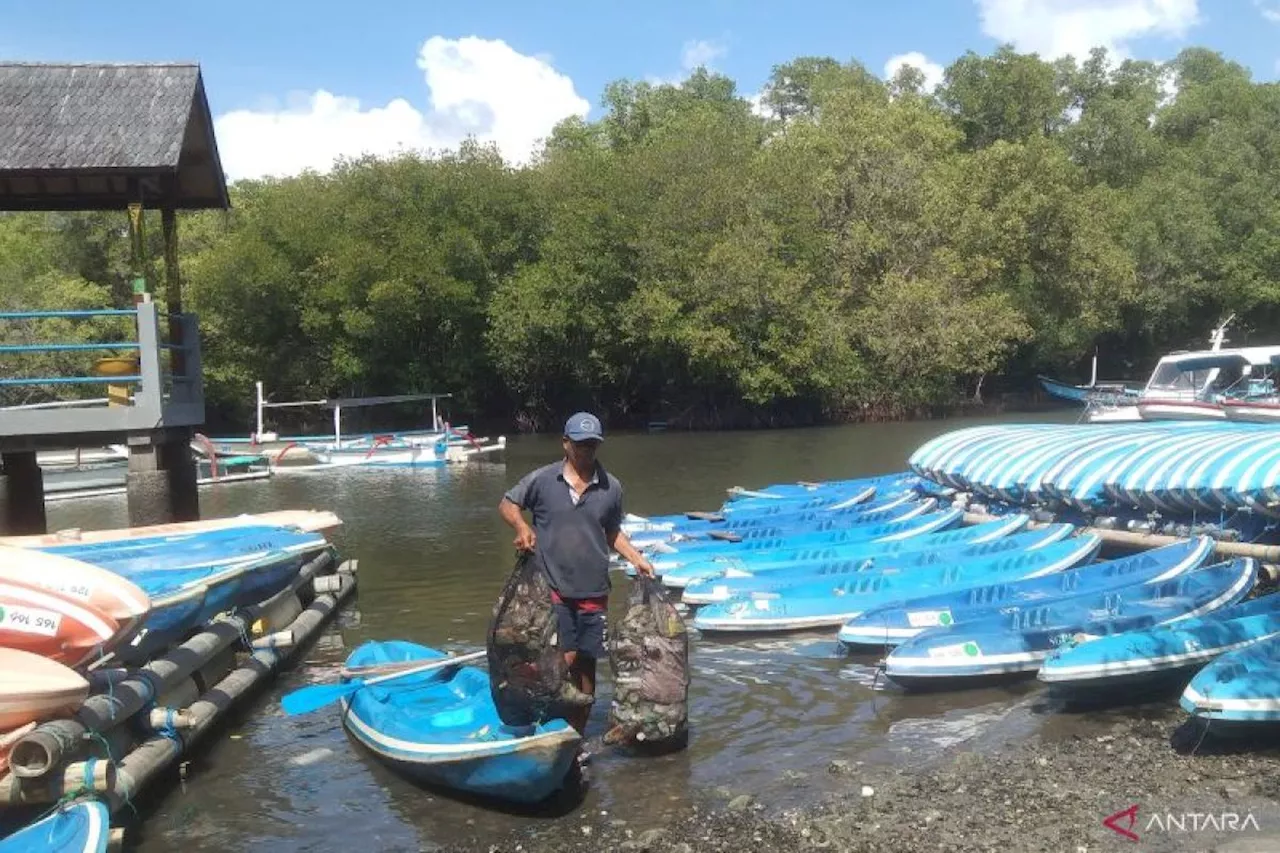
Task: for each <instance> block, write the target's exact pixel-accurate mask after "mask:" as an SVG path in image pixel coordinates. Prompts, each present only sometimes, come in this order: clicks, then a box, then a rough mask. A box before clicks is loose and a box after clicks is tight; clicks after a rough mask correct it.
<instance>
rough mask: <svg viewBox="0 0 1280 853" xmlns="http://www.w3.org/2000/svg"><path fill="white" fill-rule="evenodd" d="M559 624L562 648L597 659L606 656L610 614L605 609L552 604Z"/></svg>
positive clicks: (559, 603) (560, 603) (558, 603)
mask: <svg viewBox="0 0 1280 853" xmlns="http://www.w3.org/2000/svg"><path fill="white" fill-rule="evenodd" d="M552 606H553V607H554V608H555V610H556V623H557V625H558V626H559V627H558V629H557V630H558V631H559V634H560V648H561V649H563V650H564V651H566V652H579V653H581V654H584V655H589V656H591V657H593V658H595V659H596V660H599V659H600V658H603V657H605V656H606V652H605V647H604V635H605V629H606V627H607V625H608V614H607V613H606V612H604V611H592V610H580V609H577V608H575V607H573V606H572V605H569V604H565V603H563V602H556V603H555V604H553V605H552Z"/></svg>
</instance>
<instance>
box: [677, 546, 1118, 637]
mask: <svg viewBox="0 0 1280 853" xmlns="http://www.w3.org/2000/svg"><path fill="white" fill-rule="evenodd" d="M1101 546H1102V540H1101V539H1099V538H1098V537H1097V536H1095V535H1093V534H1087V535H1084V536H1078V537H1075V538H1073V539H1068V540H1067V541H1065V542H1056V543H1054V544H1052V545H1045V546H1044V547H1042V548H1037V549H1036V550H1034V551H1023V552H1021V553H1015V554H1006V555H1004V556H1001V557H994V558H990V559H987V560H980V561H976V562H975V563H970V564H968V565H965V564H953V565H946V564H944V565H941V566H930V567H927V568H919V569H905V570H895V569H892V568H889V569H881V570H879V571H869V572H864V573H861V574H859V575H857V576H856V577H850V578H845V579H841V580H838V581H829V582H825V583H820V584H809V585H804V586H797V587H792V588H790V589H785V590H782V591H780V592H767V593H753V594H752V595H750V596H744V597H742V598H734V599H730V600H729V601H722V602H719V603H716V604H710V605H708V606H706V607H704V608H702V609H701V610H699V611H698V613H697V615H696V616H694V619H693V626H694V627H695V628H697V629H698V630H699V631H703V632H712V631H741V632H760V631H795V630H800V629H804V628H820V627H826V626H836V625H842V624H844V623H845V622H847V621H848V620H850V619H852V618H853V617H854V616H857V615H858V614H859V613H862V612H863V611H865V610H869V609H871V608H872V607H880V606H883V605H885V604H888V603H889V602H891V601H899V600H901V599H903V598H909V597H910V595H911V594H914V593H920V592H922V591H932V590H937V589H953V590H960V589H964V588H966V587H971V586H977V585H980V584H985V583H991V582H993V581H1000V580H1014V579H1017V578H1028V577H1037V576H1039V575H1046V574H1053V573H1055V572H1060V571H1063V570H1064V569H1069V568H1071V567H1072V566H1075V565H1077V564H1078V563H1081V562H1084V561H1087V560H1091V559H1093V557H1094V556H1095V555H1096V554H1097V553H1098V549H1099V548H1100V547H1101Z"/></svg>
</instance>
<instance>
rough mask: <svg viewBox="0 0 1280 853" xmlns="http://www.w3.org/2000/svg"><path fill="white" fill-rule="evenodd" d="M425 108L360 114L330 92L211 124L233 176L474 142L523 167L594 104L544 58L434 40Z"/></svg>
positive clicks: (399, 105) (486, 43) (425, 60)
mask: <svg viewBox="0 0 1280 853" xmlns="http://www.w3.org/2000/svg"><path fill="white" fill-rule="evenodd" d="M417 62H418V67H419V68H420V69H421V70H422V72H423V78H424V80H425V82H426V85H427V89H428V91H429V96H428V98H427V109H426V110H425V111H422V110H420V109H419V108H418V107H416V106H415V105H414V104H413V103H411V102H410V100H409V99H406V98H395V99H393V100H391V101H389V102H388V103H387V104H386V105H385V106H370V107H367V108H366V107H363V106H362V105H361V103H360V102H359V101H358V100H357V99H355V98H350V97H343V96H341V95H335V94H333V93H331V92H328V91H325V90H323V89H321V90H317V91H315V92H312V93H309V94H303V95H300V96H294V98H293V101H294V103H293V104H292V105H290V106H286V107H285V108H284V109H271V108H260V109H245V110H235V111H233V112H229V113H225V114H223V115H221V116H219V117H218V118H217V119H215V121H214V125H215V128H216V131H217V134H218V149H219V153H220V154H221V157H222V165H223V168H224V169H225V170H226V172H227V176H228V177H229V178H231V179H233V180H234V179H236V178H249V177H261V176H265V175H292V174H297V173H298V172H300V171H302V170H303V169H315V170H317V171H321V172H323V171H327V170H328V169H329V168H330V167H332V165H333V162H334V160H335V159H336V158H337V157H340V156H351V157H356V156H360V155H362V154H375V155H381V156H386V155H391V154H395V153H396V152H400V151H406V150H423V149H431V150H437V151H438V150H441V149H447V148H455V147H457V146H458V145H459V144H460V143H461V142H463V141H464V140H466V139H467V138H468V137H475V138H476V139H478V140H480V141H481V142H493V143H494V144H496V145H497V146H498V149H499V150H500V151H501V152H502V155H503V157H504V158H506V159H507V160H508V161H510V162H513V163H523V162H526V161H527V160H528V159H529V158H530V156H531V155H532V154H533V152H534V148H535V146H536V145H537V143H538V140H540V139H542V138H545V137H546V136H547V135H548V134H549V133H550V132H551V129H552V128H553V127H554V126H555V124H556V123H557V122H558V121H560V120H561V119H564V118H567V117H568V116H572V115H578V116H586V114H587V112H588V110H589V109H590V106H591V105H590V104H589V103H588V102H587V101H586V100H584V99H583V98H581V97H580V96H579V95H578V93H577V92H576V91H575V90H574V86H573V81H572V80H570V79H569V78H568V77H566V76H565V75H563V74H561V73H560V72H558V71H556V70H555V68H553V67H552V66H551V64H550V62H549V61H548V60H547V59H546V58H539V57H533V56H526V55H524V54H522V53H518V52H517V51H515V50H513V49H512V48H511V47H510V46H509V45H508V44H507V43H506V42H504V41H501V40H489V39H482V38H476V37H474V36H468V37H466V38H461V39H445V38H441V37H439V36H433V37H431V38H429V39H427V40H426V42H424V43H423V45H422V49H421V50H420V51H419V54H418V60H417Z"/></svg>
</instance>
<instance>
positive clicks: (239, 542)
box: [40, 525, 329, 571]
mask: <svg viewBox="0 0 1280 853" xmlns="http://www.w3.org/2000/svg"><path fill="white" fill-rule="evenodd" d="M328 544H329V543H328V540H327V539H325V538H324V536H322V535H320V534H319V533H302V532H299V531H296V530H289V529H287V528H283V527H268V526H265V525H264V526H258V527H250V528H243V527H241V528H228V529H225V530H215V531H209V532H207V533H200V534H195V535H192V536H190V537H187V538H182V539H178V540H176V541H172V542H167V543H165V544H163V545H155V546H150V547H145V548H139V547H136V546H134V545H130V544H121V543H118V542H110V543H106V542H103V543H94V544H91V545H57V546H53V547H49V548H42V549H40V550H43V551H48V552H50V553H54V554H59V555H61V556H64V557H71V558H73V559H76V560H81V561H83V562H86V563H92V564H93V565H95V566H102V567H103V568H114V567H115V566H127V567H129V569H130V570H132V571H142V570H147V569H169V568H174V567H180V566H185V565H190V564H193V563H198V564H200V565H208V564H211V563H214V562H217V561H230V560H237V559H243V558H246V557H256V556H259V555H262V554H268V553H271V552H279V551H296V552H302V551H318V550H320V549H321V548H324V547H326V546H327V545H328Z"/></svg>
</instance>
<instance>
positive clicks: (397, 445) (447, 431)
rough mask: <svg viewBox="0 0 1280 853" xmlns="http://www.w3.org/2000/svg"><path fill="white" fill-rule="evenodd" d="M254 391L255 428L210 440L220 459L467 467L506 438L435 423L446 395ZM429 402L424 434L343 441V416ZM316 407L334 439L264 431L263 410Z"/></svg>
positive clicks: (346, 438) (495, 449)
mask: <svg viewBox="0 0 1280 853" xmlns="http://www.w3.org/2000/svg"><path fill="white" fill-rule="evenodd" d="M255 385H256V391H257V418H256V428H255V430H254V432H253V433H252V434H250V435H249V436H248V437H244V438H239V437H233V438H227V437H222V438H215V439H212V440H211V445H212V447H213V448H214V449H215V450H216V451H217V452H219V453H233V452H237V451H244V450H246V449H251V450H252V451H253V452H255V453H262V454H265V455H266V457H267V459H268V460H269V462H270V465H271V467H272V468H273V469H280V468H283V467H302V466H311V467H317V466H322V467H351V466H384V467H392V466H421V465H443V464H445V463H448V462H466V461H469V460H471V459H473V458H476V457H479V456H487V455H491V454H496V453H500V452H501V451H502V450H504V449H505V447H506V438H505V437H503V436H499V437H498V439H497V441H490V440H489V439H487V438H477V437H475V436H473V435H471V432H470V431H469V429H468V428H467V427H466V426H465V425H463V426H454V425H450V424H449V423H448V422H446V421H444V420H443V419H442V418H441V417H440V412H439V407H438V401H439V400H441V399H444V398H447V397H451V396H452V395H451V394H394V395H389V396H379V397H339V398H324V399H319V400H296V401H283V402H271V401H268V400H267V399H266V396H265V395H264V393H263V386H262V383H261V382H257V383H255ZM422 401H430V403H431V424H432V426H431V427H430V428H427V429H417V430H408V431H399V432H389V433H362V434H355V435H347V434H345V433H344V432H343V430H342V410H343V409H352V408H363V407H366V406H384V405H392V404H398V403H415V402H422ZM301 407H316V408H322V409H330V410H332V411H333V435H332V436H326V435H285V436H282V435H279V434H278V433H276V432H271V431H268V430H267V429H266V426H265V423H264V412H265V410H266V409H282V408H301Z"/></svg>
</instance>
